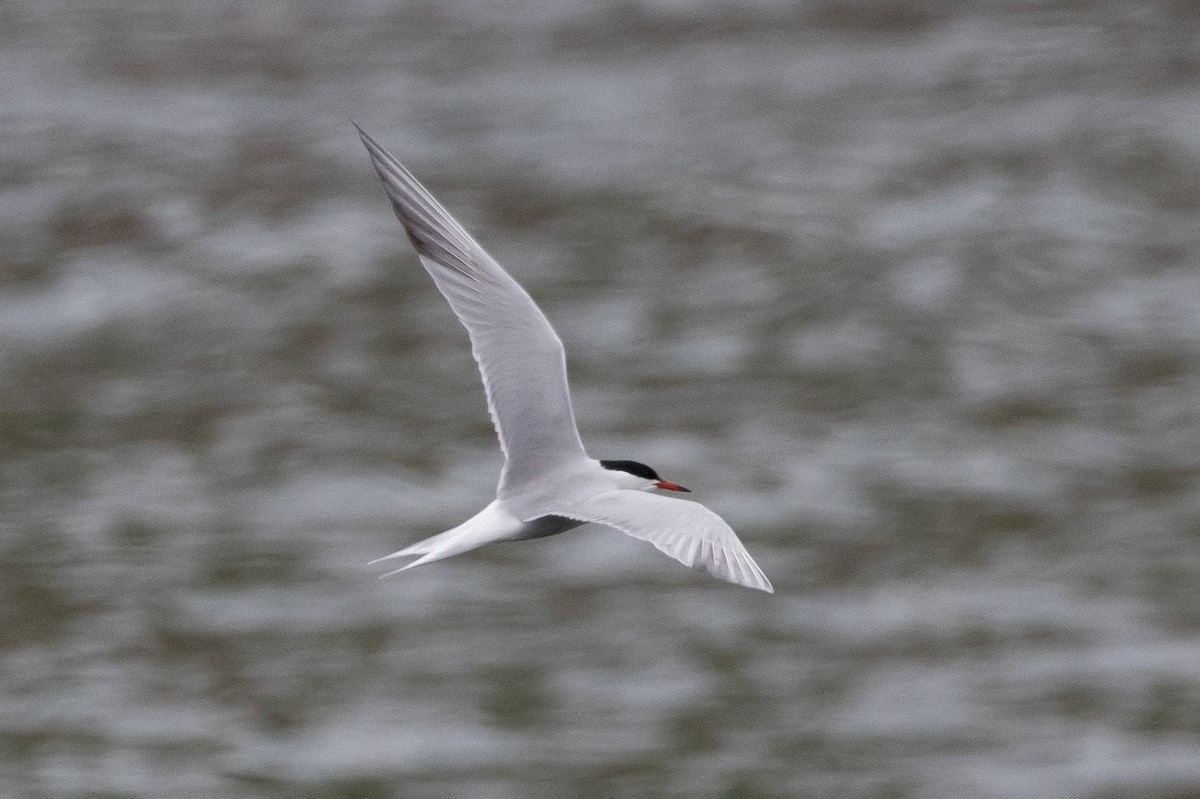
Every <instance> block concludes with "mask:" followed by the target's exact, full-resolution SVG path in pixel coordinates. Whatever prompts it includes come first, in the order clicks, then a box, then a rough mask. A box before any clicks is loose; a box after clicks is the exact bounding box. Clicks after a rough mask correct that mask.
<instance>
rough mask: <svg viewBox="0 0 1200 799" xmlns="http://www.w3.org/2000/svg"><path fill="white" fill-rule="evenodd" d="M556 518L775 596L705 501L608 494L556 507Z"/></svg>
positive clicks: (622, 491)
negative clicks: (613, 531) (597, 527)
mask: <svg viewBox="0 0 1200 799" xmlns="http://www.w3.org/2000/svg"><path fill="white" fill-rule="evenodd" d="M550 514H552V515H554V516H566V517H567V518H569V519H577V520H578V521H581V522H595V523H597V524H606V525H608V526H609V527H615V528H617V529H618V530H620V531H621V532H623V533H625V534H627V535H631V536H633V537H634V538H640V539H642V540H643V541H649V542H650V543H651V544H654V546H656V547H658V548H659V549H661V550H662V551H663V552H665V553H667V554H668V555H670V556H671V557H673V558H675V560H677V561H679V562H680V563H682V564H684V565H685V566H691V567H692V568H693V569H700V570H701V571H706V572H708V573H709V574H711V575H712V576H713V577H720V578H721V579H722V580H728V581H729V582H731V583H737V584H738V585H744V586H747V587H749V588H757V589H759V590H760V591H766V592H767V593H770V594H773V593H775V589H774V587H772V585H771V581H770V580H768V579H767V576H766V575H765V574H763V573H762V569H760V568H758V564H757V563H755V562H754V559H753V558H752V557H750V553H749V552H747V551H746V548H745V547H744V546H742V542H741V541H740V540H739V539H738V537H737V533H735V532H733V530H732V529H730V527H729V525H728V524H726V523H725V521H724V520H723V519H722V518H721V517H720V516H718V515H717V514H715V513H713V512H712V511H710V510H709V509H708V508H706V507H704V506H703V505H701V504H700V503H699V502H690V501H688V500H685V499H672V498H669V497H664V496H660V495H657V494H647V493H645V492H642V491H629V490H625V489H619V490H616V491H605V492H604V493H601V494H597V495H595V496H593V497H591V498H590V499H586V500H582V501H571V502H570V507H567V508H555V509H554V510H552V511H550Z"/></svg>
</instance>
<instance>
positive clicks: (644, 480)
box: [600, 461, 689, 491]
mask: <svg viewBox="0 0 1200 799" xmlns="http://www.w3.org/2000/svg"><path fill="white" fill-rule="evenodd" d="M600 465H601V466H603V467H604V468H605V469H608V470H609V471H611V472H613V473H614V476H615V477H616V478H617V482H618V483H620V484H621V487H622V488H631V489H634V490H636V491H653V490H654V489H656V488H659V489H662V490H664V491H689V489H686V488H684V487H683V486H681V485H679V484H678V483H672V482H671V481H670V480H664V479H662V478H661V477H659V476H658V472H656V471H654V470H653V469H651V468H650V467H649V466H647V465H646V464H644V463H638V462H637V461H600Z"/></svg>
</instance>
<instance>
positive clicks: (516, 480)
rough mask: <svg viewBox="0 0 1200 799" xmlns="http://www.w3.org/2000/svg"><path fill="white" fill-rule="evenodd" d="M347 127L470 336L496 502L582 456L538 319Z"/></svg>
mask: <svg viewBox="0 0 1200 799" xmlns="http://www.w3.org/2000/svg"><path fill="white" fill-rule="evenodd" d="M355 127H356V128H358V133H359V136H361V137H362V141H363V144H365V145H366V147H367V151H368V152H369V153H370V154H371V162H372V163H373V164H374V166H375V171H376V172H378V173H379V177H380V179H381V180H382V181H383V188H384V190H385V191H386V192H387V195H388V198H389V199H391V201H392V207H393V209H394V210H395V212H396V217H397V218H399V220H400V221H401V223H403V225H404V229H405V231H406V232H407V233H408V237H409V240H410V241H411V242H412V244H413V246H414V247H415V248H416V250H417V253H418V254H419V255H420V259H421V263H422V264H423V265H424V266H425V269H426V270H427V271H428V272H429V274H430V275H431V276H432V277H433V280H434V283H436V284H437V287H438V289H439V290H441V292H442V294H443V295H445V297H446V300H447V302H449V303H450V307H451V308H452V309H453V310H454V313H455V314H456V315H457V316H458V319H459V321H460V322H462V324H463V327H465V328H466V329H467V333H468V334H469V335H470V337H471V351H472V353H473V354H474V356H475V360H476V362H477V363H478V364H479V372H480V375H481V376H482V377H483V387H484V390H485V391H486V393H487V401H488V411H489V412H490V413H491V416H492V423H493V424H494V425H495V427H496V434H497V436H498V437H499V439H500V448H501V449H502V450H503V451H504V455H505V462H504V470H503V471H502V472H501V474H500V485H499V488H498V490H497V494H498V496H499V497H500V498H501V499H504V498H505V497H506V496H508V495H511V494H513V493H518V492H519V491H520V489H521V488H522V487H523V486H526V485H528V484H529V483H530V482H531V481H533V479H534V478H536V477H537V476H539V475H543V474H545V473H547V472H550V471H557V470H559V469H561V467H562V465H563V464H565V463H569V462H572V461H579V460H581V459H583V458H586V457H587V454H586V452H584V449H583V443H582V442H581V441H580V439H579V431H578V429H577V428H576V427H575V415H574V413H573V412H572V410H571V395H570V390H569V389H568V387H567V362H566V355H565V353H564V352H563V346H562V342H561V341H560V340H559V338H558V335H557V334H556V333H555V332H554V328H552V327H551V326H550V322H549V321H548V320H547V319H546V316H545V315H544V314H543V313H542V312H541V309H539V308H538V307H537V304H536V303H534V301H533V299H532V298H531V297H530V296H529V294H527V293H526V292H525V290H524V289H523V288H521V286H520V285H519V284H518V283H517V282H516V281H515V280H513V279H512V277H511V276H509V274H508V273H507V272H505V271H504V269H503V268H501V266H500V265H499V264H498V263H496V261H495V260H493V259H492V257H491V256H490V255H488V254H487V253H486V252H484V250H483V248H482V247H480V246H479V244H478V243H477V242H476V241H475V239H473V238H471V235H470V234H469V233H467V231H466V230H465V229H464V228H463V226H462V225H460V224H459V223H458V221H457V220H455V219H454V217H453V216H451V215H450V212H448V211H447V210H446V209H445V208H443V207H442V205H441V203H439V202H438V201H437V200H436V199H434V197H433V195H432V194H430V193H429V191H428V190H427V189H426V188H425V187H424V186H422V185H421V183H420V182H419V181H418V180H417V179H416V178H415V177H413V174H412V173H411V172H409V171H408V169H406V168H405V167H404V166H403V165H402V164H401V163H400V162H399V161H397V160H396V159H395V158H394V157H392V155H391V154H390V153H388V151H387V150H385V149H383V147H381V146H380V145H379V143H378V142H376V141H375V140H374V139H373V138H371V137H370V136H369V135H368V134H367V133H366V132H365V131H364V130H363V129H362V128H359V127H358V124H357V123H355Z"/></svg>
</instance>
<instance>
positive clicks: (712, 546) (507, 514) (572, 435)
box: [355, 125, 773, 592]
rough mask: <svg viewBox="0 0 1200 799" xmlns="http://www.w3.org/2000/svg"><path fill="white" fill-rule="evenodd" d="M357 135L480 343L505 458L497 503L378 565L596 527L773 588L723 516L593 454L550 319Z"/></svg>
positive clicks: (643, 471)
mask: <svg viewBox="0 0 1200 799" xmlns="http://www.w3.org/2000/svg"><path fill="white" fill-rule="evenodd" d="M355 127H357V125H356V126H355ZM358 132H359V135H360V136H361V137H362V141H363V144H364V145H366V147H367V151H368V152H369V153H370V155H371V161H372V163H373V164H374V166H375V169H376V171H377V172H378V173H379V177H380V179H382V181H383V185H384V190H385V191H386V192H387V194H388V197H389V198H390V199H391V201H392V206H393V209H394V210H395V212H396V216H397V218H399V219H400V221H401V223H403V225H404V229H405V231H406V232H407V233H408V237H409V240H410V241H411V242H412V244H413V246H414V247H415V248H416V250H417V253H418V255H419V256H420V260H421V263H422V265H423V266H424V267H425V269H426V271H428V272H429V274H430V276H432V277H433V280H434V283H435V284H436V285H437V287H438V289H439V290H440V291H441V292H442V294H443V295H444V296H445V297H446V300H447V302H449V304H450V307H451V309H452V310H453V311H454V313H455V314H456V315H457V316H458V318H459V321H461V322H462V324H463V326H464V327H465V328H466V329H467V332H468V334H469V335H470V337H471V349H472V353H473V354H474V356H475V360H476V362H477V363H478V364H479V371H480V375H481V376H482V378H483V384H484V389H485V392H486V394H487V398H488V410H489V412H490V413H491V417H492V422H493V423H494V424H495V427H496V432H497V435H498V436H499V439H500V447H501V449H502V450H503V451H504V456H505V461H504V468H503V470H502V471H501V474H500V483H499V485H498V487H497V489H496V499H495V500H494V501H493V502H492V503H491V504H489V505H488V506H487V507H485V508H484V509H483V510H481V511H480V512H479V513H477V514H475V515H474V516H472V517H471V518H470V519H468V520H467V521H465V522H463V523H462V524H460V525H458V526H457V527H454V528H452V529H450V530H447V531H446V532H444V533H439V534H437V535H435V536H431V537H430V538H426V539H424V540H423V541H419V542H417V543H416V544H413V545H411V546H409V547H406V548H404V549H401V550H400V551H398V552H394V553H392V554H391V555H387V556H385V557H383V558H380V559H379V560H380V561H383V560H390V559H393V558H403V557H410V556H411V557H415V558H416V559H415V560H413V561H411V562H410V563H408V564H406V565H405V566H404V567H402V568H400V569H397V570H396V571H404V569H408V568H412V567H413V566H418V565H421V564H424V563H430V562H432V561H436V560H441V559H443V558H448V557H450V556H452V555H458V554H460V553H463V552H467V551H469V550H472V549H476V548H477V547H481V546H483V545H485V544H490V543H494V542H498V541H520V540H525V539H530V538H542V537H544V536H549V535H556V534H558V533H562V532H566V531H567V530H570V529H572V528H574V527H578V526H580V525H582V524H586V523H588V522H596V523H599V524H604V525H608V526H610V527H615V528H617V529H618V530H621V531H622V532H624V533H627V534H628V535H631V536H633V537H634V538H641V539H643V540H646V541H649V542H650V543H652V544H654V546H656V547H658V548H659V549H660V550H662V551H663V552H665V553H667V554H668V555H670V556H671V557H673V558H675V559H677V560H679V561H681V562H682V563H684V564H686V565H688V566H692V567H695V568H699V569H703V570H704V571H707V572H709V573H710V574H712V575H714V576H716V577H720V578H722V579H724V580H729V581H730V582H734V583H738V584H740V585H746V586H749V587H751V588H758V589H760V590H763V591H768V592H769V591H773V589H772V587H771V583H770V581H769V580H768V579H767V578H766V576H765V575H764V574H763V573H762V570H760V569H759V568H758V565H757V564H756V563H755V562H754V560H753V559H752V558H751V557H750V554H749V553H748V552H746V550H745V547H743V546H742V543H741V541H739V540H738V537H737V535H736V534H735V533H734V532H733V530H731V529H730V528H729V526H728V525H727V524H725V522H724V521H723V520H722V519H721V518H720V517H719V516H717V515H716V514H715V513H713V512H712V511H710V510H708V509H707V508H705V507H704V506H703V505H700V504H699V503H696V502H689V501H686V500H680V499H671V498H667V497H664V496H658V495H652V494H649V493H646V492H648V491H651V490H654V489H663V490H670V491H687V489H686V488H683V487H682V486H679V485H676V484H675V483H671V482H669V481H666V480H663V479H661V478H659V476H658V475H657V473H655V472H654V470H653V469H651V468H650V467H648V466H646V465H644V464H641V463H638V462H636V461H624V460H621V461H616V460H603V461H601V460H595V459H593V458H590V457H589V456H588V455H587V452H586V451H585V450H584V448H583V443H582V441H580V438H579V431H578V429H577V428H576V426H575V416H574V413H573V411H572V409H571V399H570V392H569V389H568V386H567V371H566V357H565V354H564V352H563V346H562V342H561V341H560V340H559V338H558V335H557V334H556V333H555V332H554V328H553V327H551V326H550V322H549V321H548V320H547V319H546V317H545V315H544V314H542V312H541V310H540V309H539V308H538V307H537V305H536V303H534V301H533V300H532V299H531V298H530V296H529V295H528V294H527V293H526V292H525V290H524V289H522V288H521V286H520V285H519V284H518V283H517V282H516V281H515V280H513V279H512V277H511V276H510V275H509V274H508V273H507V272H505V271H504V269H503V268H501V267H500V265H499V264H498V263H496V261H494V260H493V259H492V258H491V256H489V255H488V254H487V253H486V252H485V251H484V250H483V248H482V247H480V246H479V244H478V243H476V242H475V240H474V239H473V238H472V237H471V236H470V234H469V233H467V231H466V230H465V229H464V228H463V227H462V225H460V224H459V223H458V222H457V221H456V220H455V219H454V217H453V216H451V215H450V213H449V212H448V211H446V209H445V208H443V207H442V205H441V204H440V203H438V201H437V200H436V199H434V197H433V195H432V194H430V193H429V191H428V190H427V189H426V188H425V187H424V186H422V185H421V183H420V182H419V181H418V180H417V179H416V178H415V177H414V176H413V175H412V173H411V172H409V171H408V170H407V169H406V168H405V167H404V166H402V165H401V164H400V162H398V161H397V160H396V159H395V158H393V157H392V156H391V154H389V153H388V152H387V151H386V150H384V149H383V147H381V146H380V145H379V144H378V142H376V141H375V140H374V139H373V138H371V137H370V136H369V135H367V133H366V132H364V131H363V130H362V128H358ZM376 562H377V561H376ZM389 573H394V572H389Z"/></svg>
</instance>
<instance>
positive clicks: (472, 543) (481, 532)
mask: <svg viewBox="0 0 1200 799" xmlns="http://www.w3.org/2000/svg"><path fill="white" fill-rule="evenodd" d="M523 526H524V525H523V524H522V523H521V522H520V521H519V520H518V519H514V518H513V517H511V516H509V515H508V514H506V513H504V512H502V511H501V510H500V509H499V508H498V507H497V504H496V503H495V502H492V503H491V504H490V505H488V506H487V507H486V508H484V509H483V510H481V511H479V513H476V514H475V515H474V516H472V517H471V518H469V519H467V520H466V521H465V522H463V523H462V524H460V525H459V526H458V527H455V528H453V529H450V530H447V531H446V532H444V533H438V534H437V535H432V536H430V537H429V538H426V539H424V540H422V541H418V542H417V543H415V544H413V545H411V546H407V547H405V548H404V549H401V550H399V551H397V552H393V553H392V554H390V555H384V556H383V557H382V558H376V559H375V560H373V561H371V563H369V564H367V565H372V564H375V563H382V562H383V561H385V560H392V559H393V558H405V557H410V556H414V555H420V557H419V558H417V559H416V560H414V561H413V562H412V563H408V564H406V565H404V566H401V567H400V568H399V569H393V570H392V571H390V572H387V573H386V574H381V575H379V576H380V579H382V578H384V577H390V576H391V575H393V574H398V573H399V572H402V571H404V570H405V569H411V568H412V567H413V566H420V565H422V564H424V563H433V562H434V561H435V560H442V559H444V558H449V557H451V556H453V555H460V554H462V553H463V552H469V551H470V550H472V549H478V548H479V547H481V546H483V545H484V544H491V543H494V542H496V541H507V540H510V539H512V538H514V537H515V536H516V535H517V534H518V533H519V532H520V531H521V529H522V527H523Z"/></svg>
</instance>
